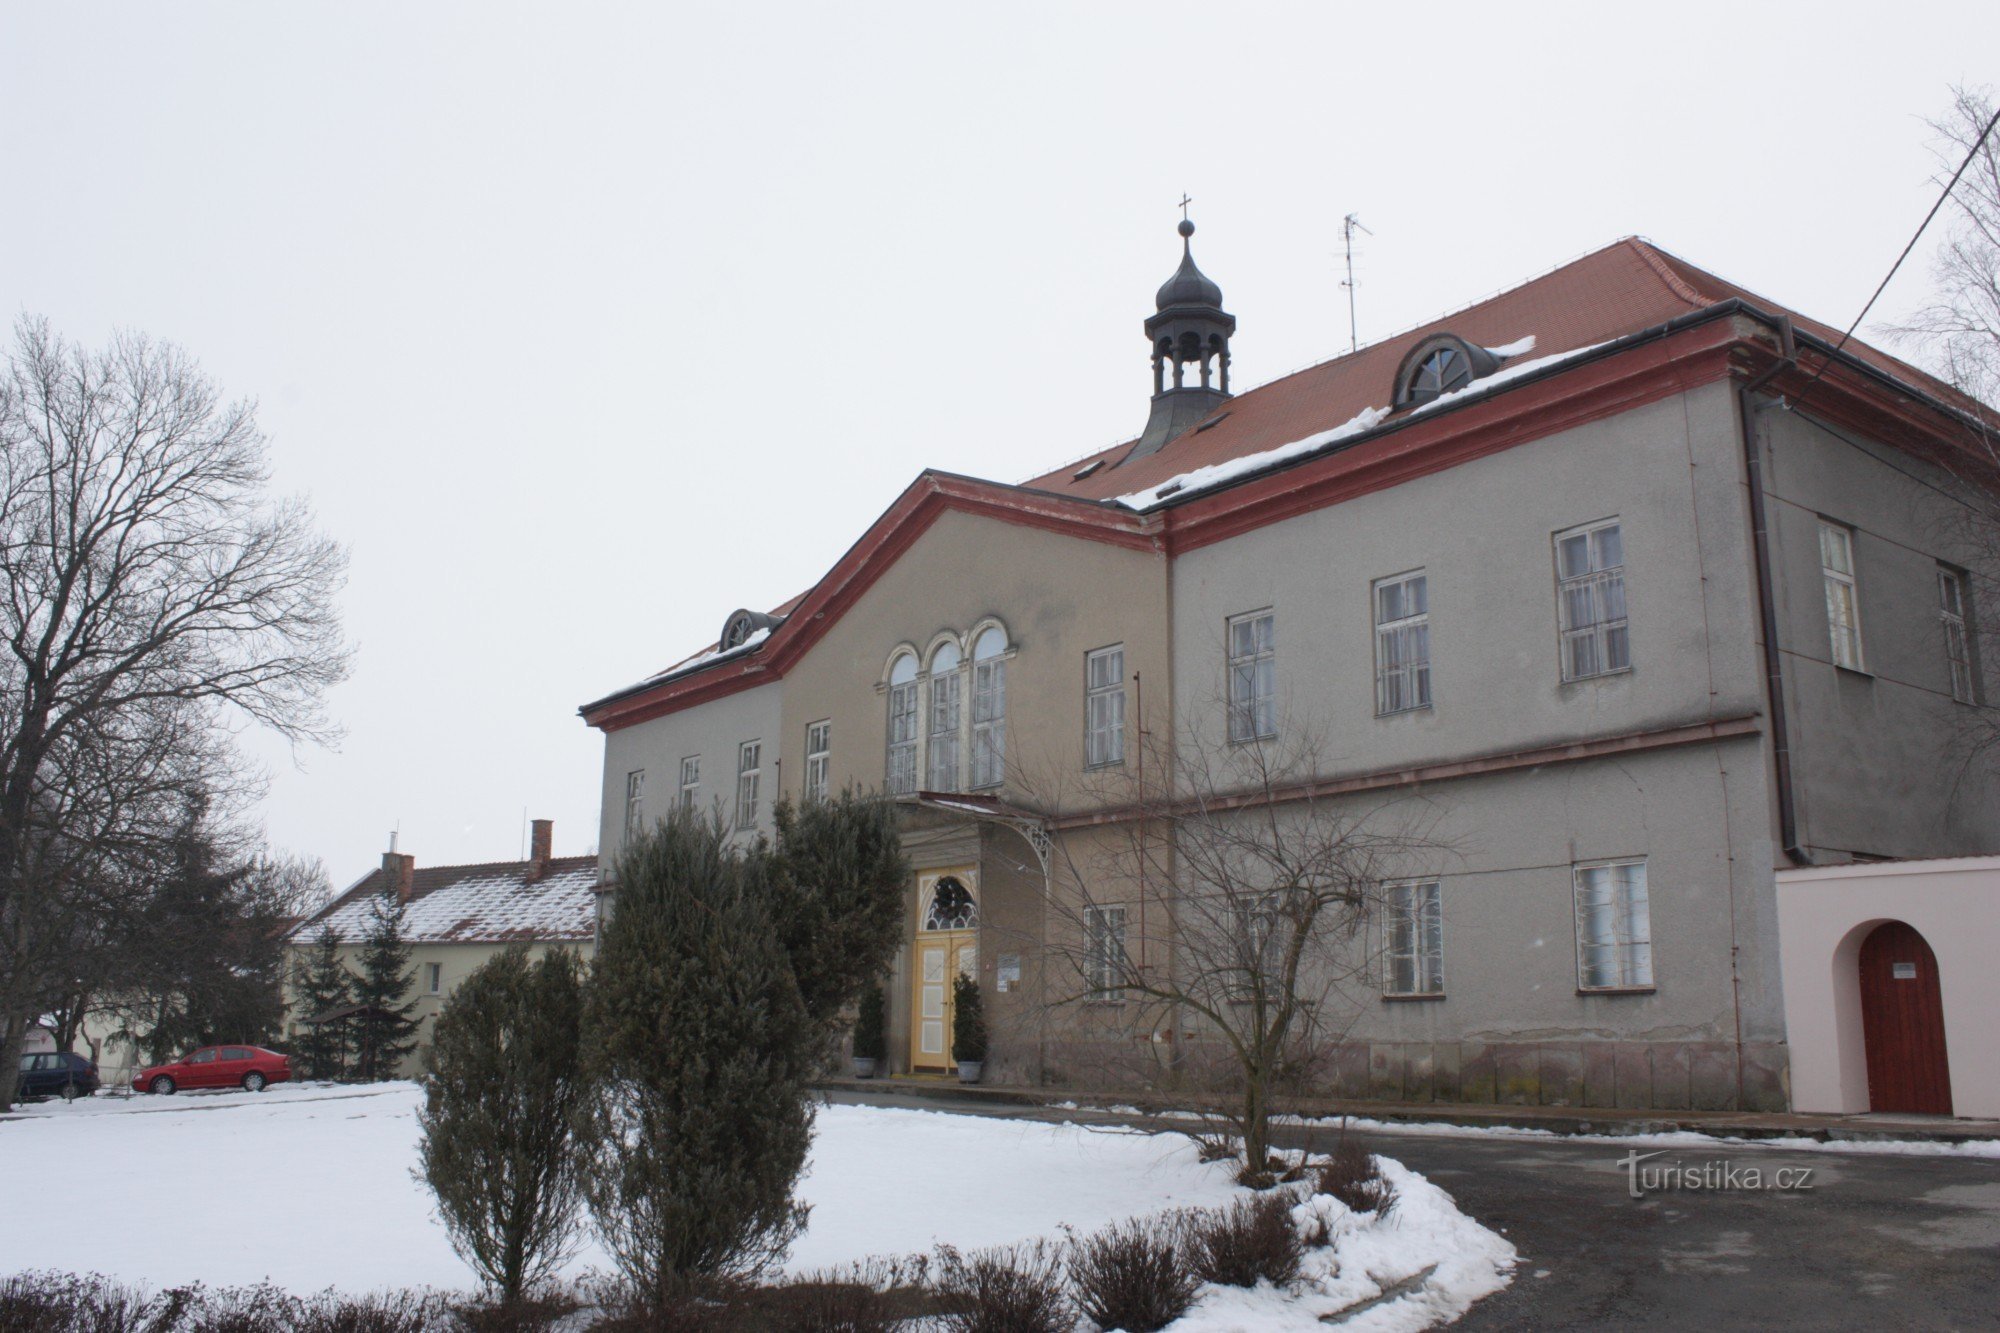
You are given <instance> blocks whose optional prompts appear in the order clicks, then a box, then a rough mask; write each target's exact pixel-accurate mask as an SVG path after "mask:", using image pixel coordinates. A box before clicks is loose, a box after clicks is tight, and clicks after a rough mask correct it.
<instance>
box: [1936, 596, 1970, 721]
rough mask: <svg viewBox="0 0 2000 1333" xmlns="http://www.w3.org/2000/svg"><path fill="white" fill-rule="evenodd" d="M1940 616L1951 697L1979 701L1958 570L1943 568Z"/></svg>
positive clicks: (1960, 700)
mask: <svg viewBox="0 0 2000 1333" xmlns="http://www.w3.org/2000/svg"><path fill="white" fill-rule="evenodd" d="M1937 580H1938V619H1939V620H1940V621H1941V622H1943V625H1944V658H1945V661H1946V663H1948V664H1949V665H1950V667H1951V697H1952V698H1954V699H1956V700H1958V701H1959V702H1960V703H1962V704H1969V703H1977V702H1978V699H1977V697H1976V696H1975V695H1974V694H1973V688H1972V641H1971V639H1970V638H1969V637H1968V636H1967V635H1966V632H1965V575H1963V574H1961V573H1959V572H1958V571H1957V570H1955V569H1944V568H1940V569H1939V570H1938V572H1937Z"/></svg>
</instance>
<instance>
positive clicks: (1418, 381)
mask: <svg viewBox="0 0 2000 1333" xmlns="http://www.w3.org/2000/svg"><path fill="white" fill-rule="evenodd" d="M1499 368H1500V359H1499V358H1498V357H1496V356H1494V355H1493V354H1492V353H1491V352H1489V351H1487V350H1486V349H1485V348H1483V347H1479V346H1477V345H1475V344H1473V343H1469V342H1467V341H1466V340H1465V339H1463V338H1460V337H1457V336H1455V335H1453V334H1449V333H1442V334H1437V335H1434V336H1432V337H1430V338H1427V339H1425V340H1424V341H1422V342H1420V343H1418V344H1417V346H1416V347H1415V348H1414V349H1412V350H1411V352H1410V354H1409V355H1408V356H1406V357H1404V358H1403V364H1402V366H1401V367H1400V368H1399V369H1398V370H1397V372H1396V396H1395V403H1396V406H1398V407H1409V406H1411V405H1413V404H1416V403H1428V402H1430V401H1431V400H1432V399H1433V398H1441V397H1443V396H1444V395H1445V394H1448V393H1455V392H1457V391H1458V390H1460V389H1463V388H1464V387H1465V386H1466V385H1468V384H1470V383H1472V381H1474V380H1476V379H1478V378H1479V377H1480V376H1482V375H1491V374H1492V373H1493V372H1494V371H1496V370H1498V369H1499Z"/></svg>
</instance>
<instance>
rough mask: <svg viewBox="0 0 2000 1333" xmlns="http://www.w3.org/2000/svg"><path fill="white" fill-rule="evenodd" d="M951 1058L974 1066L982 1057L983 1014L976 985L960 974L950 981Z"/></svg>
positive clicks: (976, 982)
mask: <svg viewBox="0 0 2000 1333" xmlns="http://www.w3.org/2000/svg"><path fill="white" fill-rule="evenodd" d="M951 1058H952V1059H954V1060H958V1061H963V1062H966V1063H974V1064H976V1063H978V1062H979V1061H982V1060H984V1059H985V1058H986V1011H985V1009H984V1008H983V1007H982V1001H981V1000H980V998H979V982H978V981H977V980H975V979H974V978H972V977H969V976H967V975H966V974H965V973H963V972H960V973H959V974H958V975H957V976H955V977H953V978H952V982H951Z"/></svg>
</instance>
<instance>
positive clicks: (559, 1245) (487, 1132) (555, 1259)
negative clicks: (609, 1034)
mask: <svg viewBox="0 0 2000 1333" xmlns="http://www.w3.org/2000/svg"><path fill="white" fill-rule="evenodd" d="M582 1018H583V968H582V965H581V964H580V963H578V961H577V959H576V957H575V955H574V954H571V953H570V952H569V951H568V950H565V949H556V950H552V951H550V952H549V953H548V954H546V955H544V956H543V958H542V960H541V961H540V962H539V963H531V962H529V960H528V950H527V946H526V945H514V946H513V947H511V948H509V949H507V950H506V951H505V952H503V953H501V954H499V955H498V956H496V957H495V958H493V959H492V960H491V961H489V962H488V963H486V964H485V965H484V966H483V967H481V968H479V970H478V971H476V972H474V973H473V974H472V975H471V976H469V977H467V978H466V979H465V980H464V982H462V983H461V984H460V985H459V986H458V988H457V989H456V990H454V991H453V992H452V995H451V998H450V999H449V1000H448V1001H446V1002H445V1006H444V1010H443V1012H441V1013H440V1014H439V1015H438V1019H437V1023H436V1025H435V1027H434V1028H433V1029H432V1032H431V1046H430V1051H429V1055H428V1058H427V1061H426V1064H427V1066H428V1067H427V1070H426V1072H425V1074H424V1079H423V1082H424V1108H423V1110H421V1111H419V1112H418V1113H417V1123H418V1125H419V1126H420V1127H421V1128H422V1131H423V1143H422V1147H421V1150H420V1152H421V1160H422V1163H423V1174H424V1179H425V1180H427V1181H428V1182H429V1183H430V1187H431V1190H432V1192H433V1193H435V1194H436V1195H437V1201H438V1213H439V1215H440V1216H441V1217H443V1219H444V1224H445V1230H446V1231H447V1232H448V1233H449V1234H450V1236H451V1242H452V1245H453V1247H454V1248H455V1249H457V1251H458V1253H459V1256H460V1257H461V1258H463V1259H464V1260H465V1261H466V1263H468V1264H470V1265H471V1266H472V1268H473V1269H474V1270H475V1271H476V1272H478V1274H479V1275H480V1277H482V1278H483V1279H485V1281H486V1282H487V1283H488V1284H489V1285H490V1286H491V1287H492V1288H494V1289H495V1290H496V1291H497V1292H498V1293H499V1295H500V1298H501V1300H502V1301H503V1302H507V1303H512V1302H515V1301H518V1300H519V1299H520V1298H521V1296H522V1295H523V1294H524V1293H525V1292H527V1291H528V1290H529V1289H531V1288H532V1287H533V1286H534V1285H535V1284H537V1283H538V1282H540V1281H542V1280H543V1279H544V1278H547V1277H548V1276H550V1275H551V1274H552V1273H553V1272H554V1271H555V1270H556V1269H557V1268H559V1267H560V1266H561V1265H562V1263H563V1262H564V1260H566V1259H567V1258H569V1256H570V1255H571V1254H573V1253H574V1252H575V1249H576V1240H577V1213H578V1209H579V1207H580V1205H581V1202H582V1191H583V1183H582V1176H581V1163H580V1159H579V1157H578V1154H577V1151H576V1145H575V1143H574V1142H573V1140H572V1138H571V1127H572V1123H573V1121H574V1119H575V1117H576V1114H577V1110H578V1108H579V1106H580V1104H581V1102H582V1100H583V1097H584V1094H585V1089H586V1084H585V1082H584V1080H583V1077H582V1069H581V1065H580V1061H579V1051H578V1037H579V1035H580V1030H581V1025H582Z"/></svg>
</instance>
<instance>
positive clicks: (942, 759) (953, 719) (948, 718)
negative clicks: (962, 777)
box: [925, 666, 965, 791]
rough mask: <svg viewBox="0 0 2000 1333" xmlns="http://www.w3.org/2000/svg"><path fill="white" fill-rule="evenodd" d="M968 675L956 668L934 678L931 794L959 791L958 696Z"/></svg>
mask: <svg viewBox="0 0 2000 1333" xmlns="http://www.w3.org/2000/svg"><path fill="white" fill-rule="evenodd" d="M964 680H965V674H964V673H963V672H961V671H960V670H959V669H958V668H957V667H955V666H954V667H952V668H950V669H948V670H945V671H939V672H935V673H934V674H933V675H932V676H931V735H930V772H929V774H928V775H927V777H926V778H925V782H926V785H927V786H928V787H929V788H930V790H932V791H957V790H958V717H959V708H958V704H959V693H960V690H961V689H962V687H963V682H964Z"/></svg>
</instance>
